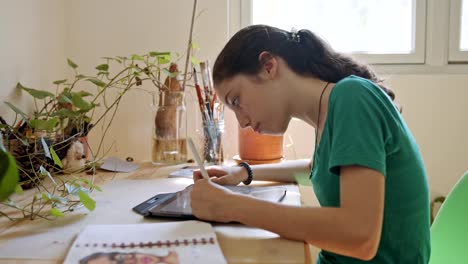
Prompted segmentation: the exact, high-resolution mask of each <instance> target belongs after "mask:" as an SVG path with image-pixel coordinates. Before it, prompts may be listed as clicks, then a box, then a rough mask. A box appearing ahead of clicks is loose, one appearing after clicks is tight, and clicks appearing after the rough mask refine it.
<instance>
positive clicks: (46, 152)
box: [41, 137, 52, 159]
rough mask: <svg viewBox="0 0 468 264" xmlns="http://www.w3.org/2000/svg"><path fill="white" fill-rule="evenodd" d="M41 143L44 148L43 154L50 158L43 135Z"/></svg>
mask: <svg viewBox="0 0 468 264" xmlns="http://www.w3.org/2000/svg"><path fill="white" fill-rule="evenodd" d="M41 143H42V148H43V149H44V153H45V156H46V157H47V158H49V159H52V156H51V155H50V151H49V146H48V145H47V142H46V141H45V140H44V138H43V137H41Z"/></svg>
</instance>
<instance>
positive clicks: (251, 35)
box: [213, 25, 399, 108]
mask: <svg viewBox="0 0 468 264" xmlns="http://www.w3.org/2000/svg"><path fill="white" fill-rule="evenodd" d="M263 51H268V52H270V53H271V54H273V55H274V56H279V57H281V58H282V59H283V60H284V61H286V63H287V64H288V66H289V67H290V68H291V69H292V70H293V71H294V72H295V73H297V74H299V75H302V76H310V77H315V78H318V79H320V80H322V81H326V82H332V83H336V82H338V81H340V80H341V79H343V78H346V77H348V76H349V75H356V76H359V77H362V78H366V79H369V80H371V81H373V82H375V83H376V84H377V85H379V87H380V88H382V90H384V91H385V92H386V93H387V94H388V95H389V96H390V98H391V99H392V100H394V99H395V93H394V92H393V91H392V90H391V89H389V88H387V87H385V86H383V85H382V80H381V79H380V78H378V77H377V75H376V74H375V73H374V72H373V71H372V70H371V69H370V68H369V67H368V66H367V65H365V64H361V63H359V62H357V61H356V60H354V59H353V58H351V57H349V56H346V55H344V54H341V53H339V52H336V51H334V50H333V49H332V48H331V47H330V46H329V45H328V43H326V42H325V41H324V40H323V39H321V38H320V37H319V36H317V35H315V34H314V33H312V32H311V31H309V30H306V29H302V30H300V31H298V32H297V33H296V35H294V33H291V32H288V31H285V30H282V29H279V28H275V27H271V26H267V25H252V26H249V27H246V28H243V29H242V30H240V31H239V32H237V33H236V34H235V35H234V36H233V37H232V38H231V39H230V40H229V42H228V43H227V44H226V46H225V47H224V48H223V50H222V51H221V53H220V54H219V55H218V57H217V59H216V62H215V64H214V67H213V81H214V83H215V84H216V83H219V82H221V81H223V80H226V79H229V78H231V77H234V76H235V75H237V74H247V75H254V74H257V73H258V72H259V71H260V70H261V67H262V64H261V63H260V61H259V60H258V57H259V55H260V53H261V52H263ZM397 106H398V105H397ZM398 108H399V107H398Z"/></svg>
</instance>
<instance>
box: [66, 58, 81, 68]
mask: <svg viewBox="0 0 468 264" xmlns="http://www.w3.org/2000/svg"><path fill="white" fill-rule="evenodd" d="M67 63H68V65H69V66H70V67H72V68H73V69H76V68H78V65H76V63H74V62H73V61H72V60H70V59H67Z"/></svg>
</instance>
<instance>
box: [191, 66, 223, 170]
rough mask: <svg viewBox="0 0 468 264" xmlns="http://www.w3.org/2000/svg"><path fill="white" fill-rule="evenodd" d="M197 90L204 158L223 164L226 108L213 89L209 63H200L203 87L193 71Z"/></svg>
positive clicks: (210, 162) (208, 161) (213, 162)
mask: <svg viewBox="0 0 468 264" xmlns="http://www.w3.org/2000/svg"><path fill="white" fill-rule="evenodd" d="M193 71H194V72H193V76H194V81H195V89H196V92H197V99H198V105H199V109H200V113H201V117H202V118H201V119H202V131H201V134H202V135H203V136H202V144H203V158H204V160H205V162H206V163H208V164H221V163H223V161H224V156H223V144H222V136H223V134H224V106H223V105H222V103H221V102H219V100H217V97H216V93H215V92H214V89H213V83H212V79H211V71H210V68H209V65H208V62H201V63H200V73H201V77H202V85H203V86H201V85H200V83H199V81H198V76H197V70H196V69H195V68H194V69H193Z"/></svg>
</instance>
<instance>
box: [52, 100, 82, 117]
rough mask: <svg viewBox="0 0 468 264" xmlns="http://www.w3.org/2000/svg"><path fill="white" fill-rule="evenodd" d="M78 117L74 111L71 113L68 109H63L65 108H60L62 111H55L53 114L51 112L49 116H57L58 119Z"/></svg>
mask: <svg viewBox="0 0 468 264" xmlns="http://www.w3.org/2000/svg"><path fill="white" fill-rule="evenodd" d="M70 102H71V101H70ZM79 115H80V113H78V112H75V111H71V110H68V109H65V108H62V109H60V110H58V111H55V112H53V113H52V114H51V116H58V117H77V116H79Z"/></svg>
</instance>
